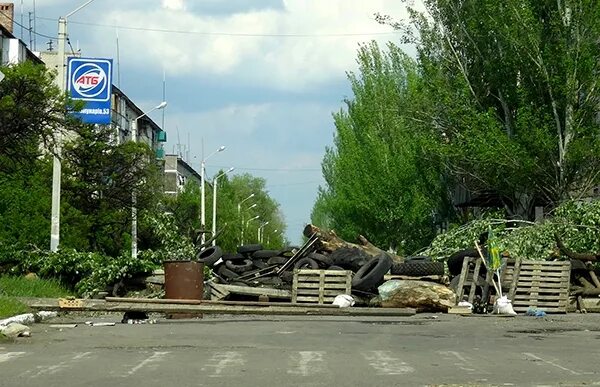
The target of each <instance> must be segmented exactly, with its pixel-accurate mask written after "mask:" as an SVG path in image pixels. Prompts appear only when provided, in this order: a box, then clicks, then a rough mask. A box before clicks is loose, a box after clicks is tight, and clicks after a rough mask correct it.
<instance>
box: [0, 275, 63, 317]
mask: <svg viewBox="0 0 600 387" xmlns="http://www.w3.org/2000/svg"><path fill="white" fill-rule="evenodd" d="M70 295H72V294H71V292H69V290H67V289H66V288H65V287H64V286H63V285H61V284H60V282H58V281H56V280H46V279H28V278H24V277H14V276H1V277H0V318H6V317H10V316H14V315H17V314H21V313H27V312H29V308H28V307H27V305H25V304H23V303H22V302H19V301H18V300H16V299H15V298H14V297H44V298H58V297H66V296H70Z"/></svg>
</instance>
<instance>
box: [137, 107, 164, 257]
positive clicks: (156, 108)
mask: <svg viewBox="0 0 600 387" xmlns="http://www.w3.org/2000/svg"><path fill="white" fill-rule="evenodd" d="M165 106H167V102H166V101H162V102H161V103H160V104H158V105H157V106H155V107H153V108H152V109H150V110H148V111H147V112H146V113H143V114H142V115H140V116H138V117H136V118H134V119H133V120H131V141H133V142H137V133H138V130H137V129H138V120H139V119H140V118H142V117H145V116H147V115H148V114H150V113H151V112H153V111H155V110H158V109H164V108H165ZM137 253H138V250H137V193H136V192H135V187H134V188H133V189H132V190H131V257H132V258H137Z"/></svg>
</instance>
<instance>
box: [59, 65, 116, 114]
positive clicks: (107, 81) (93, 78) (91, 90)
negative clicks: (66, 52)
mask: <svg viewBox="0 0 600 387" xmlns="http://www.w3.org/2000/svg"><path fill="white" fill-rule="evenodd" d="M67 90H69V95H70V96H71V98H73V99H75V100H81V101H84V102H85V106H84V107H83V109H82V110H81V111H79V112H77V113H73V115H74V116H76V117H79V118H80V119H81V121H83V122H85V123H86V124H110V111H111V109H110V102H111V98H110V97H111V91H112V59H93V58H73V57H71V58H69V61H68V64H67Z"/></svg>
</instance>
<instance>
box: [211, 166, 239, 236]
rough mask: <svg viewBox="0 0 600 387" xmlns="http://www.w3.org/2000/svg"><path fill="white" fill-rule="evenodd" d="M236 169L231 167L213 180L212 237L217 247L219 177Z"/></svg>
mask: <svg viewBox="0 0 600 387" xmlns="http://www.w3.org/2000/svg"><path fill="white" fill-rule="evenodd" d="M234 169H235V168H234V167H231V168H229V169H228V170H227V171H225V172H223V173H221V174H220V175H218V176H215V178H214V179H213V218H212V236H213V242H212V245H213V246H216V244H217V238H216V235H217V180H219V177H221V176H224V175H226V174H228V173H229V172H231V171H233V170H234Z"/></svg>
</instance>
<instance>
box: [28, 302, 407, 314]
mask: <svg viewBox="0 0 600 387" xmlns="http://www.w3.org/2000/svg"><path fill="white" fill-rule="evenodd" d="M20 300H21V301H22V302H24V303H25V304H26V305H28V306H29V307H31V308H32V309H35V310H49V311H51V310H70V311H72V310H73V309H61V308H60V306H59V305H58V299H54V298H47V299H45V298H20ZM83 301H84V302H83V306H81V307H80V308H79V310H80V311H90V312H95V311H96V312H128V311H140V312H157V313H202V314H236V315H244V314H245V315H287V316H300V315H314V316H413V315H414V314H415V313H416V310H415V309H413V308H354V307H353V308H338V307H322V306H319V307H308V306H298V305H294V306H291V307H290V306H288V307H278V306H229V305H202V304H199V305H184V304H157V303H127V302H106V301H104V300H83Z"/></svg>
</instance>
